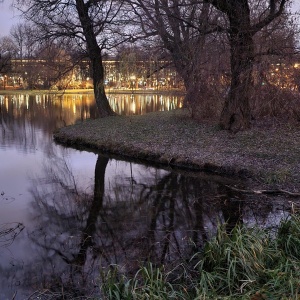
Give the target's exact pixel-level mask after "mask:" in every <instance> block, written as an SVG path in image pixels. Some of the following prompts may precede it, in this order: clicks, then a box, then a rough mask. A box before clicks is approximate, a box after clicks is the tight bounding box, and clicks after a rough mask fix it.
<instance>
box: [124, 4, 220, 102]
mask: <svg viewBox="0 0 300 300" xmlns="http://www.w3.org/2000/svg"><path fill="white" fill-rule="evenodd" d="M128 2H129V3H130V5H131V7H132V9H133V12H134V13H135V15H136V16H137V19H136V22H137V24H140V28H141V29H142V33H140V34H141V35H142V36H143V34H144V36H146V37H149V36H155V35H158V36H159V38H160V41H161V44H162V47H163V48H165V49H167V50H168V52H169V54H170V56H171V59H172V61H173V63H174V66H175V68H176V71H177V72H178V74H179V75H180V76H181V77H182V78H183V81H184V85H185V87H186V90H187V97H186V102H191V101H192V99H193V98H194V99H195V98H197V96H199V94H201V93H202V88H203V86H204V84H203V82H204V81H205V80H207V79H208V76H207V72H206V71H207V66H208V65H209V64H210V63H211V62H212V54H213V52H215V50H214V51H211V52H209V51H205V50H204V49H205V48H206V47H209V44H210V43H211V42H212V40H213V41H214V43H215V42H216V39H215V38H214V37H212V38H211V39H210V40H209V38H208V36H209V34H212V33H216V32H218V31H219V30H220V28H221V27H218V26H215V25H214V24H215V20H214V19H217V18H218V17H219V16H218V14H219V15H220V13H218V12H216V11H214V13H212V10H211V7H210V5H209V4H208V3H201V1H193V0H189V1H184V0H172V1H164V0H157V1H151V0H146V1H145V0H128ZM137 36H139V35H138V34H137ZM214 49H217V47H214Z"/></svg>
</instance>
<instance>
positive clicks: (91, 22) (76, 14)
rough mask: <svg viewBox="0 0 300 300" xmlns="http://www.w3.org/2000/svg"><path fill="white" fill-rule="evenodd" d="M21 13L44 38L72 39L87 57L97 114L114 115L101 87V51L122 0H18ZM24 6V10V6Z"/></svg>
mask: <svg viewBox="0 0 300 300" xmlns="http://www.w3.org/2000/svg"><path fill="white" fill-rule="evenodd" d="M17 5H18V7H19V8H20V7H23V12H24V16H25V17H26V18H27V19H28V20H31V21H32V22H34V23H35V24H36V25H37V26H38V27H39V28H40V32H41V34H42V35H43V37H44V38H45V39H48V40H49V39H57V38H60V40H61V41H62V42H63V41H64V40H65V41H67V40H69V39H73V40H75V41H76V43H77V47H78V48H81V49H82V50H83V52H84V53H85V54H86V56H87V57H88V59H89V60H90V64H91V70H92V77H93V83H94V94H95V100H96V103H97V107H98V110H99V115H100V116H101V117H106V116H109V115H114V112H113V110H112V109H111V107H110V105H109V102H108V99H107V97H106V94H105V90H104V81H105V78H104V68H103V63H102V58H103V51H104V49H105V47H106V45H107V43H108V40H109V38H110V36H109V30H110V29H111V28H112V27H113V26H114V23H113V22H114V19H115V18H116V16H117V14H118V12H119V11H120V8H121V6H122V1H114V0H94V1H91V0H71V1H63V0H53V1H46V0H29V1H25V0H17ZM24 7H25V9H24Z"/></svg>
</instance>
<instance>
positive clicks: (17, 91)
mask: <svg viewBox="0 0 300 300" xmlns="http://www.w3.org/2000/svg"><path fill="white" fill-rule="evenodd" d="M78 93H79V94H93V93H94V90H93V89H66V90H25V89H24V90H22V89H5V90H0V95H11V94H29V95H36V94H51V95H63V94H78ZM105 93H106V94H107V95H110V94H182V95H184V94H185V91H184V90H180V89H170V90H152V89H133V90H131V89H105Z"/></svg>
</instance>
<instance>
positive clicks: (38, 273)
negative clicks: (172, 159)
mask: <svg viewBox="0 0 300 300" xmlns="http://www.w3.org/2000/svg"><path fill="white" fill-rule="evenodd" d="M180 100H181V98H180V97H177V96H159V95H134V96H131V95H118V96H112V98H111V101H112V106H113V107H114V108H115V110H116V111H118V113H120V114H141V113H146V112H150V111H156V110H168V109H173V108H176V107H180ZM0 108H1V111H0V207H1V209H0V299H1V300H2V299H13V297H14V295H15V296H16V297H15V299H56V298H57V297H58V296H57V295H59V294H63V295H64V296H65V298H64V299H76V297H77V299H85V298H87V297H88V296H93V295H99V294H100V286H101V276H100V274H101V270H103V269H105V268H106V267H108V266H109V265H111V264H117V265H118V266H119V269H120V271H121V272H124V273H130V272H134V271H135V270H136V268H137V267H138V266H139V263H140V262H141V261H146V260H148V259H150V260H151V261H152V262H153V263H157V264H161V263H163V264H172V263H173V262H175V261H176V260H177V259H179V258H180V257H181V258H189V257H191V255H193V253H194V252H195V251H197V250H199V249H201V246H202V245H203V242H204V241H205V240H206V239H207V238H208V237H209V236H211V235H212V234H213V232H214V231H215V229H216V226H217V224H218V223H219V222H224V221H225V220H226V221H227V222H228V227H232V226H234V224H236V223H237V222H243V223H246V224H248V225H249V226H251V225H254V224H259V225H262V226H266V227H272V226H273V225H276V224H278V222H279V221H280V219H281V218H282V217H284V216H286V215H287V214H288V210H289V208H290V203H289V202H288V200H287V199H279V198H278V199H268V198H266V197H262V196H261V197H260V198H257V197H255V198H254V197H248V198H245V196H244V195H241V194H238V193H236V192H232V191H231V190H230V189H228V187H226V185H227V184H236V182H233V181H232V180H231V179H228V178H227V179H225V178H221V177H216V176H211V175H208V174H202V173H187V172H183V171H171V170H168V169H159V168H155V167H151V166H146V165H143V164H138V163H131V162H126V161H122V160H116V159H111V158H110V157H108V156H103V155H100V154H96V153H90V152H85V151H82V152H80V151H77V150H74V149H70V148H64V147H62V146H60V145H56V144H55V143H54V142H53V140H52V132H53V131H54V130H55V129H56V128H58V127H61V126H64V125H68V124H73V123H75V122H81V121H82V120H84V119H86V118H90V117H95V116H96V109H95V105H94V102H93V98H92V96H91V95H65V96H62V97H54V96H49V95H37V96H28V95H17V96H16V95H9V96H1V94H0ZM56 296H57V297H56ZM51 297H52V298H51Z"/></svg>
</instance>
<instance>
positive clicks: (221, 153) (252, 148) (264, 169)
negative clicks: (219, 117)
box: [54, 109, 300, 192]
mask: <svg viewBox="0 0 300 300" xmlns="http://www.w3.org/2000/svg"><path fill="white" fill-rule="evenodd" d="M299 125H300V124H293V125H291V124H279V123H278V122H275V121H268V122H257V123H254V124H253V126H252V128H251V129H250V130H246V131H241V132H238V133H236V134H232V133H230V132H227V131H224V130H220V128H219V127H218V126H217V125H216V124H212V123H208V122H206V123H204V122H198V121H196V120H194V119H192V118H191V117H190V114H189V111H187V110H184V109H178V110H173V111H167V112H155V113H149V114H146V115H138V116H114V117H108V118H102V119H95V120H87V121H85V122H83V123H80V124H75V125H72V126H68V127H64V128H60V129H59V130H58V131H57V132H55V133H54V139H55V140H56V141H57V142H59V143H63V144H66V145H69V146H72V147H75V148H81V149H91V150H96V151H101V152H105V153H111V154H115V155H119V156H122V157H127V158H133V159H140V160H144V161H149V162H154V163H159V164H163V165H168V166H171V167H180V168H188V169H193V170H204V171H209V172H215V173H219V174H224V175H236V176H243V177H245V178H250V179H252V180H253V179H254V180H255V181H256V182H259V183H260V184H262V185H273V186H276V187H277V188H283V187H287V186H288V187H289V188H290V189H291V188H292V189H293V191H296V192H297V191H299V187H300V130H299V129H300V128H299V127H300V126H299Z"/></svg>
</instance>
